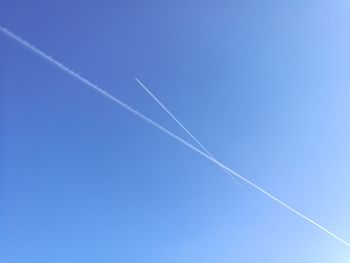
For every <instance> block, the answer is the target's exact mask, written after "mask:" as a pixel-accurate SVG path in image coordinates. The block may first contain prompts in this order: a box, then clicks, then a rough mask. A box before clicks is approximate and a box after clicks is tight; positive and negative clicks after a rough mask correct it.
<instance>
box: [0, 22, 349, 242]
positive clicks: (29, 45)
mask: <svg viewBox="0 0 350 263" xmlns="http://www.w3.org/2000/svg"><path fill="white" fill-rule="evenodd" d="M0 31H2V32H3V33H5V34H6V35H7V36H9V37H10V38H12V39H13V40H15V41H16V42H18V43H20V44H21V45H23V46H25V47H27V48H28V49H29V50H31V51H33V52H34V53H35V54H37V55H39V56H40V57H42V58H44V59H45V60H47V61H48V62H51V63H52V64H54V65H56V66H57V67H59V68H60V69H62V70H63V71H65V72H66V73H67V74H69V75H71V76H72V77H74V78H76V79H77V80H79V81H81V82H82V83H84V84H85V85H87V86H88V87H90V88H91V89H93V90H95V91H97V92H99V93H100V94H101V95H103V96H104V97H106V98H108V99H110V100H112V101H113V102H115V103H117V104H118V105H120V106H121V107H123V108H124V109H126V110H128V111H129V112H131V113H132V114H134V115H135V116H137V117H138V118H140V119H142V120H144V121H146V122H148V123H149V124H151V125H152V126H154V127H156V128H157V129H159V130H160V131H162V132H164V133H165V134H167V135H169V136H170V137H172V138H174V139H175V140H177V141H178V142H180V143H182V144H183V145H185V146H187V147H188V148H190V149H192V150H193V151H195V152H197V153H198V154H200V155H202V156H203V157H205V158H206V159H208V160H209V161H211V162H212V163H214V164H216V165H218V166H219V167H221V168H223V169H225V170H226V171H228V172H229V173H231V174H232V175H235V176H236V177H237V178H239V179H240V180H242V181H243V182H245V183H247V184H249V185H250V186H252V187H253V188H255V189H257V190H259V191H260V192H262V193H263V194H265V195H266V196H268V197H270V198H271V199H272V200H274V201H275V202H277V203H278V204H279V205H281V206H282V207H284V208H286V209H288V210H289V211H290V212H292V213H294V214H296V215H298V216H299V217H301V218H302V219H304V220H305V221H307V222H309V223H311V224H312V225H314V226H316V227H317V228H319V229H321V230H322V231H324V232H325V233H327V234H328V235H329V236H331V237H333V238H334V239H336V240H338V241H339V242H341V243H342V244H344V245H345V246H347V247H349V248H350V243H348V242H347V241H345V240H344V239H342V238H341V237H339V236H338V235H336V234H334V233H333V232H331V231H330V230H328V229H327V228H325V227H323V226H321V225H320V224H318V223H317V222H315V221H314V220H312V219H310V218H309V217H307V216H305V215H303V214H302V213H300V212H299V211H297V210H295V209H294V208H292V207H290V206H289V205H287V204H286V203H284V202H283V201H281V200H280V199H278V198H277V197H275V196H274V195H272V194H270V193H269V192H267V191H266V190H264V189H263V188H261V187H260V186H258V185H256V184H255V183H253V182H251V181H250V180H248V179H246V178H245V177H243V176H241V175H240V174H238V173H236V172H235V171H233V170H231V169H230V168H229V167H227V166H225V165H224V164H222V163H221V162H219V161H217V160H216V159H214V158H212V157H210V156H209V155H207V154H206V153H204V152H203V151H201V150H199V149H198V148H197V147H195V146H193V145H192V144H190V143H188V142H187V141H185V140H184V139H182V138H181V137H179V136H177V135H176V134H174V133H172V132H171V131H169V130H167V129H166V128H164V127H163V126H161V125H159V124H158V123H156V122H154V121H153V120H151V119H150V118H148V117H146V116H145V115H143V114H142V113H140V112H138V111H137V110H135V109H133V108H132V107H130V106H128V105H127V104H126V103H124V102H122V101H120V100H119V99H117V98H115V97H114V96H113V95H111V94H109V93H108V92H107V91H104V90H103V89H101V88H99V87H98V86H97V85H95V84H93V83H92V82H90V81H89V80H87V79H86V78H83V77H81V76H80V75H79V74H77V73H75V72H74V71H73V70H70V69H69V68H67V67H66V66H64V65H63V64H62V63H60V62H58V61H57V60H55V59H53V58H51V57H50V56H48V55H47V54H45V53H44V52H42V51H41V50H39V49H37V48H36V47H34V46H33V45H31V44H29V43H28V42H26V41H24V40H23V39H22V38H20V37H19V36H17V35H15V34H14V33H12V32H11V31H9V30H7V29H6V28H4V27H1V26H0Z"/></svg>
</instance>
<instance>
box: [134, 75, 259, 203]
mask: <svg viewBox="0 0 350 263" xmlns="http://www.w3.org/2000/svg"><path fill="white" fill-rule="evenodd" d="M135 80H136V81H137V82H138V84H139V85H140V86H141V87H142V88H143V90H144V91H146V92H147V94H148V95H150V96H151V98H152V99H153V100H154V101H155V102H156V103H157V104H158V105H159V106H160V107H161V108H162V109H163V110H164V111H165V112H166V113H167V114H168V115H169V116H170V117H171V118H172V119H173V120H174V121H175V122H176V123H177V124H178V125H179V126H180V127H181V128H182V129H183V130H184V131H185V132H186V133H187V134H188V135H189V136H190V137H191V138H192V140H193V141H194V142H196V143H197V145H198V146H199V147H200V148H201V149H202V150H203V151H204V152H205V153H206V154H207V155H209V156H210V157H211V158H213V159H216V158H215V157H214V155H212V154H211V153H210V152H209V150H208V149H207V148H206V147H205V146H204V145H203V144H202V143H201V142H200V141H199V140H198V139H197V138H196V137H195V136H194V135H193V134H192V132H190V131H189V130H188V129H187V128H186V127H185V125H183V124H182V122H181V121H179V119H178V118H177V117H176V116H175V115H174V114H173V113H172V112H171V111H170V110H169V109H168V108H167V107H166V106H165V105H164V104H163V103H162V102H161V101H160V100H159V99H158V98H157V96H156V95H154V94H153V93H152V92H151V91H150V90H149V89H148V88H147V87H146V86H145V85H144V84H143V83H142V82H141V81H140V80H139V79H138V78H137V77H135ZM222 170H223V171H224V172H225V174H226V175H228V176H229V177H230V178H231V179H232V180H233V181H234V182H235V183H236V184H237V185H238V186H239V188H241V190H242V191H243V192H244V193H246V194H247V195H248V196H249V197H250V198H252V199H253V200H254V201H256V200H255V198H254V197H253V196H252V195H251V193H249V192H248V191H247V189H245V188H244V187H243V185H241V184H240V183H239V182H238V180H237V179H236V178H235V177H234V176H233V175H232V174H230V173H229V172H227V171H226V170H225V169H223V168H222Z"/></svg>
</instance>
